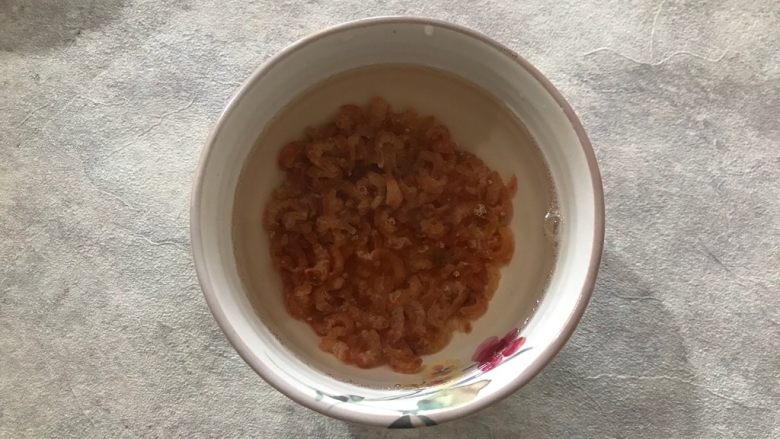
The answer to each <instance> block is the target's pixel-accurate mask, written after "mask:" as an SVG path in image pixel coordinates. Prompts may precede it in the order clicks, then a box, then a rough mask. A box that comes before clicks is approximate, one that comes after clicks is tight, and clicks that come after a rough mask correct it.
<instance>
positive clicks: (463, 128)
mask: <svg viewBox="0 0 780 439" xmlns="http://www.w3.org/2000/svg"><path fill="white" fill-rule="evenodd" d="M376 64H407V65H409V64H410V65H418V66H425V67H430V68H435V69H440V70H442V71H446V72H450V73H452V74H454V75H457V76H458V77H460V78H463V79H465V80H467V81H469V82H471V83H473V84H475V85H476V86H478V87H479V88H481V89H483V90H485V91H486V92H488V93H489V94H490V95H492V96H495V97H496V98H498V100H499V101H500V102H501V103H502V105H504V106H505V107H506V108H507V109H508V110H509V111H511V112H512V113H513V114H515V115H516V116H517V117H518V118H519V119H520V120H521V121H522V122H523V123H524V124H525V127H526V128H527V130H528V132H529V133H530V135H531V136H532V137H533V138H534V139H535V140H536V143H537V144H538V146H539V150H540V151H541V154H540V155H539V156H538V157H536V158H534V157H533V156H528V155H523V154H519V152H518V151H519V150H518V149H517V148H513V147H512V145H513V144H512V142H511V140H510V141H507V139H508V138H507V136H511V135H512V133H511V131H507V130H503V129H502V128H501V127H502V126H503V124H502V121H501V120H500V118H494V119H492V120H491V118H490V117H485V115H483V114H475V113H474V112H473V111H470V110H473V109H474V108H479V107H480V105H481V103H480V102H478V98H477V97H475V96H476V95H473V96H472V95H469V94H468V93H466V94H464V93H463V92H462V90H458V91H457V96H458V99H465V101H463V102H462V103H461V105H454V104H453V102H451V99H448V98H447V97H448V96H450V94H448V93H449V92H453V93H454V90H450V91H449V92H448V89H447V87H448V86H452V85H451V84H450V85H448V84H433V83H431V84H427V89H426V93H425V94H422V93H420V89H418V88H404V87H395V88H392V87H390V89H392V90H393V92H392V93H389V92H388V90H389V89H388V87H387V84H383V83H382V82H376V81H374V82H371V81H369V82H366V83H365V84H363V85H362V86H359V87H354V88H351V89H349V88H344V87H341V88H339V87H335V88H332V89H327V88H324V89H323V90H324V91H323V92H322V93H320V94H319V95H315V96H313V97H312V96H311V95H309V96H307V98H306V99H307V102H308V104H307V105H304V107H306V108H307V109H308V110H307V111H304V110H295V104H294V102H295V98H296V96H299V95H300V94H301V93H302V92H303V91H304V90H307V89H310V88H312V87H313V86H314V85H316V84H318V83H321V82H322V81H323V80H325V79H326V78H330V77H333V76H334V75H337V74H339V73H341V72H345V71H349V70H352V69H357V68H361V67H365V66H371V65H376ZM550 87H551V86H549V84H547V83H546V82H545V81H544V80H543V79H542V78H541V77H540V76H537V74H536V73H535V72H534V71H533V70H531V68H530V67H528V66H526V65H524V64H523V63H518V62H517V61H516V60H515V55H514V54H511V53H508V52H506V51H505V50H503V49H501V48H498V47H496V46H494V45H492V44H491V43H489V42H488V41H486V40H484V39H481V38H479V37H475V36H474V35H473V34H471V33H469V32H466V31H463V30H461V29H458V28H455V27H452V26H449V25H445V24H441V23H435V22H426V21H422V20H404V19H395V20H393V19H389V20H388V19H385V20H374V21H366V22H363V23H359V24H352V25H347V26H343V27H340V28H337V29H334V30H331V31H328V32H325V33H324V34H320V35H318V36H317V38H310V39H307V40H304V41H302V42H300V43H298V44H296V45H295V46H293V47H291V48H289V49H287V50H286V51H284V52H283V53H281V54H280V55H279V56H277V57H276V58H275V59H273V60H272V61H271V62H270V63H268V64H267V65H266V66H264V67H263V68H262V69H261V70H260V71H258V72H257V73H256V74H255V75H254V76H253V77H252V78H251V79H250V80H249V81H248V82H247V83H246V84H245V85H244V86H243V87H242V89H241V90H240V91H239V94H238V95H237V96H236V97H235V98H234V100H233V101H232V102H231V104H230V106H229V107H228V110H226V112H225V114H224V115H223V117H222V119H221V120H220V123H219V125H218V127H217V129H216V130H215V132H214V134H213V135H212V139H211V142H210V145H209V149H208V151H207V152H206V155H205V156H204V159H203V162H202V164H201V170H200V175H199V181H198V185H199V186H198V187H197V188H196V192H195V194H194V203H193V247H194V251H195V260H196V266H197V268H198V273H199V276H200V278H201V281H202V284H203V287H204V293H205V295H206V298H207V300H208V302H209V305H210V307H211V309H212V311H213V312H214V314H215V317H216V318H217V320H218V321H219V323H220V324H221V326H222V327H223V329H224V330H225V332H226V334H227V335H228V337H229V338H230V340H231V342H233V343H234V345H236V347H237V349H238V350H239V352H240V353H241V354H242V356H243V357H244V358H245V359H246V360H247V361H248V362H249V363H250V364H251V365H252V366H253V367H254V368H255V369H256V370H258V372H259V373H261V374H262V375H263V377H264V378H265V379H266V380H268V381H269V382H270V383H271V384H272V385H274V386H276V387H277V388H279V389H280V390H282V391H283V392H285V393H286V394H288V395H289V396H291V397H292V398H294V399H296V400H297V401H299V402H302V403H304V404H306V405H308V406H310V407H312V408H314V409H317V410H320V411H327V413H328V414H330V415H334V416H337V417H341V418H344V419H349V420H356V421H362V422H371V423H376V424H381V425H388V424H389V423H390V421H392V420H393V419H396V418H398V416H399V413H401V414H403V413H416V414H420V413H423V412H424V413H428V414H429V415H430V416H428V419H436V420H437V422H438V418H440V419H449V418H452V417H455V416H459V415H462V414H465V413H468V412H470V411H471V410H473V409H475V408H478V407H481V406H484V405H485V404H486V403H488V402H490V401H493V400H495V399H496V398H498V397H500V396H504V395H506V394H507V393H508V392H509V391H511V390H513V389H514V388H516V387H517V386H518V385H520V384H522V383H524V382H526V381H527V380H528V379H530V377H531V376H533V374H535V373H536V372H537V371H538V370H539V369H540V368H541V367H542V366H543V364H544V363H546V362H547V361H549V358H550V357H551V356H552V355H554V353H555V352H556V351H557V349H558V348H560V346H561V344H562V343H563V342H564V341H565V338H566V337H567V336H568V333H569V332H570V331H571V329H572V328H573V325H575V324H576V321H577V320H578V318H579V315H580V314H581V312H582V308H583V306H584V305H583V301H584V302H586V301H587V297H588V296H589V294H590V288H592V281H593V279H592V278H593V276H594V275H595V267H594V266H593V265H594V259H595V264H596V265H597V264H598V256H597V255H598V254H600V248H601V247H600V245H601V243H600V235H599V230H600V227H602V225H601V224H600V214H601V212H600V194H597V191H598V190H600V187H599V188H596V187H595V186H594V185H595V183H594V182H595V181H596V178H597V175H594V172H595V173H597V170H594V164H593V163H592V160H593V158H592V156H588V154H587V153H586V151H587V150H586V149H584V148H583V145H582V143H581V138H580V137H579V136H578V134H579V133H578V132H577V130H578V129H579V127H578V125H576V124H574V123H573V122H572V120H571V119H570V115H567V114H566V112H565V110H564V109H563V108H562V107H561V103H560V101H558V100H556V96H555V95H554V94H553V93H552V92H551V89H550ZM374 95H384V96H386V97H387V98H388V100H390V102H391V104H393V105H394V106H396V107H399V108H403V107H407V106H412V107H414V108H416V109H417V110H418V111H419V112H420V113H429V114H434V115H436V116H437V117H439V118H440V119H442V120H443V121H444V122H445V123H446V124H447V125H448V126H449V127H450V128H451V129H452V131H453V134H454V138H455V139H456V140H457V141H458V142H459V143H460V144H461V145H462V146H463V147H464V148H466V149H471V150H473V151H475V153H477V155H479V156H480V157H481V158H482V159H483V160H485V162H486V163H487V164H488V165H489V166H491V167H493V168H494V169H496V170H498V171H499V172H500V173H501V174H502V175H503V176H504V177H505V178H506V177H508V176H509V175H511V174H512V173H515V174H517V176H518V180H519V183H520V188H521V191H520V193H519V194H518V197H519V198H522V199H523V200H524V201H527V203H526V204H523V205H522V206H521V205H519V204H518V200H517V199H516V200H515V218H514V219H513V228H516V229H515V235H516V238H520V237H523V236H526V234H524V231H523V230H522V229H520V228H519V226H520V224H524V222H525V221H530V222H531V224H532V225H533V227H542V226H543V224H542V222H543V218H544V212H546V210H547V209H549V207H550V204H551V202H552V197H550V196H549V194H548V196H540V194H539V193H535V192H533V191H530V192H525V193H524V192H523V191H524V190H525V189H524V186H523V179H524V178H531V179H535V178H536V179H545V178H547V175H548V173H549V176H551V178H552V181H553V182H554V186H555V192H556V193H557V202H558V203H557V204H558V205H557V208H558V211H559V214H560V216H561V218H562V222H561V224H560V226H559V231H558V236H557V240H558V253H557V257H556V258H555V260H554V267H553V269H552V274H551V276H550V277H549V279H547V278H546V273H544V271H543V270H540V269H539V267H538V261H539V258H538V257H537V256H538V255H534V254H532V253H530V252H528V253H524V252H523V248H524V247H523V243H522V242H520V241H518V246H517V248H516V252H515V257H514V258H513V261H512V263H511V264H510V265H509V266H508V267H507V268H506V269H505V270H503V272H502V280H501V284H500V286H499V289H498V291H497V292H496V295H495V297H494V299H493V300H492V301H491V305H490V308H489V310H488V312H487V314H486V315H485V316H483V317H482V318H481V319H480V320H478V321H477V322H476V324H475V325H474V330H473V331H472V332H471V333H470V334H458V335H456V337H455V338H454V339H453V341H452V342H451V343H450V344H449V345H448V346H447V348H445V350H444V351H442V352H440V353H438V354H436V355H433V356H430V357H426V358H424V361H425V362H426V363H427V364H437V363H444V364H454V365H455V369H457V370H456V371H455V374H454V375H453V378H455V383H457V384H454V385H455V387H460V388H463V389H465V390H464V391H463V392H455V393H456V394H457V395H459V396H458V397H450V396H451V395H449V394H445V396H448V398H445V400H446V401H447V402H446V403H443V402H442V401H444V400H441V398H440V400H439V403H436V404H430V403H423V404H422V405H421V401H431V400H436V395H438V396H439V397H441V396H442V395H443V394H442V393H441V392H447V391H451V390H447V389H442V388H439V387H435V386H434V387H433V388H430V389H428V388H427V385H422V386H421V385H420V383H423V382H429V380H427V378H429V376H428V375H426V374H428V373H429V371H425V372H424V373H422V374H420V375H419V376H405V375H400V374H395V373H393V372H392V371H390V369H388V368H376V369H371V370H361V369H357V368H354V367H351V366H346V365H343V364H341V363H339V362H338V361H337V360H335V359H334V358H332V357H330V356H329V355H326V354H324V353H321V352H320V351H319V349H318V348H317V338H316V336H315V334H314V333H313V331H311V329H309V327H308V326H307V325H305V324H304V323H301V322H298V321H295V320H294V319H292V318H289V317H288V316H287V313H286V310H285V309H284V306H283V304H282V300H281V293H280V291H281V289H280V281H279V279H278V276H277V275H276V274H275V273H274V272H273V270H272V267H271V266H270V261H269V260H268V257H267V255H266V258H265V260H262V258H261V259H258V260H257V261H253V264H252V266H253V267H256V268H254V269H253V273H252V274H251V276H249V277H250V280H249V283H254V285H252V289H253V290H256V291H259V292H260V294H261V296H262V298H261V300H260V306H254V307H253V306H252V304H251V301H250V298H249V296H248V295H247V289H246V287H245V283H244V282H242V279H241V277H240V276H239V267H238V266H237V264H236V259H235V256H234V245H233V236H232V225H233V218H232V213H233V211H234V200H235V199H236V197H235V194H236V187H237V182H238V177H239V174H240V171H241V169H242V166H243V165H244V164H245V162H246V161H247V159H248V158H250V160H257V161H259V162H260V163H261V164H262V166H261V167H260V168H258V169H262V172H257V173H256V174H255V175H253V177H252V178H253V179H254V184H253V186H254V187H256V188H257V192H256V197H255V198H254V199H253V200H252V201H247V200H248V199H246V198H242V197H241V196H240V194H239V197H238V200H239V201H240V202H247V203H250V202H251V203H257V206H262V205H263V204H264V203H265V201H267V199H268V196H269V195H270V191H271V190H272V189H273V187H274V186H275V185H276V184H278V182H279V181H280V180H281V173H280V172H279V171H278V170H277V168H276V164H275V163H276V161H275V156H276V153H277V152H278V149H279V148H280V147H281V146H282V145H283V143H284V142H285V141H289V140H291V139H294V138H295V137H297V135H298V133H300V131H301V130H302V128H303V127H304V126H307V125H316V124H317V123H319V122H322V121H323V120H325V119H327V118H328V117H330V116H331V115H332V114H333V111H334V110H335V107H336V106H337V105H339V104H341V103H344V102H348V101H356V102H365V100H366V99H367V98H368V97H370V96H374ZM432 95H433V96H438V97H440V98H441V99H439V98H436V99H432V98H430V97H431V96H432ZM469 99H471V101H470V100H469ZM290 104H293V105H292V106H291V105H290ZM283 108H287V109H292V110H293V111H299V113H297V114H299V115H300V121H299V123H296V124H294V125H290V126H288V127H286V128H285V129H282V130H280V131H279V132H278V133H277V134H275V135H277V136H278V138H277V139H275V140H278V141H274V139H272V141H269V139H268V137H267V136H266V137H265V140H266V145H263V147H261V148H257V149H256V152H255V153H254V154H253V156H252V157H250V151H251V150H252V147H253V145H254V142H255V140H256V139H257V138H258V136H259V135H260V133H261V132H262V131H263V129H264V128H265V127H266V126H267V124H268V122H269V121H271V120H272V118H273V117H274V116H275V115H277V114H278V113H279V111H280V110H281V109H283ZM302 108H303V107H302ZM274 144H275V145H276V146H275V147H274V146H273V145H274ZM545 163H546V166H545ZM528 187H531V185H529V186H528ZM242 200H244V201H242ZM526 206H527V208H526ZM248 211H255V212H257V214H258V215H259V209H258V208H256V209H249V210H248ZM524 215H528V216H529V218H528V219H526V218H525V217H524ZM250 219H251V218H250ZM257 231H258V234H257V235H256V236H253V237H247V239H248V240H249V241H252V240H255V241H254V242H257V243H259V244H261V245H262V244H264V243H266V242H267V241H264V240H265V239H266V238H265V236H264V232H262V230H260V227H259V224H258V227H257ZM531 244H532V243H530V242H529V243H528V246H529V247H532V245H531ZM239 254H240V252H239ZM245 274H246V273H245ZM244 280H245V281H246V276H245V279H244ZM544 284H546V285H547V288H546V292H545V294H544V295H543V296H542V297H541V301H540V302H539V303H538V305H537V306H536V311H535V312H533V314H531V313H529V309H530V308H531V306H530V305H531V304H529V302H528V301H529V297H531V299H530V300H532V301H536V299H537V298H539V297H537V296H533V295H532V296H529V295H528V294H518V292H522V291H529V290H533V289H534V288H535V287H538V288H541V287H542V286H543V285H544ZM254 300H255V304H256V305H257V304H258V301H257V297H255V299H254ZM516 327H521V328H523V329H522V331H523V332H522V334H523V336H524V337H526V339H527V341H526V347H527V348H530V349H529V350H527V351H526V352H524V353H523V354H522V355H516V356H513V357H512V358H511V359H510V360H509V361H505V362H504V363H502V364H501V365H500V366H498V367H496V368H495V369H493V370H490V371H488V372H483V371H481V370H479V369H477V368H475V367H473V365H472V364H471V363H472V362H471V357H472V354H473V353H474V350H475V349H476V347H477V345H479V343H480V342H482V341H483V340H484V339H485V338H487V337H490V336H498V337H502V336H503V335H504V334H506V333H507V332H508V331H510V330H511V329H512V328H516ZM399 385H400V386H399ZM408 386H412V387H415V389H414V390H413V391H409V390H408ZM451 386H452V385H451ZM437 392H438V393H437ZM345 395H346V396H345ZM432 395H433V396H432Z"/></svg>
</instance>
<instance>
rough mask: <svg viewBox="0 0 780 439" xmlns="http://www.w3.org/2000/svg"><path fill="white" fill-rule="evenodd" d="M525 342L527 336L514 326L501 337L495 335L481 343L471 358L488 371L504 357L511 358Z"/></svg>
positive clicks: (483, 370)
mask: <svg viewBox="0 0 780 439" xmlns="http://www.w3.org/2000/svg"><path fill="white" fill-rule="evenodd" d="M524 344H525V337H522V336H520V330H519V329H517V328H514V329H512V330H511V331H509V332H507V334H506V335H505V336H504V337H503V338H501V339H499V338H498V337H495V336H493V337H490V338H488V339H487V340H485V341H483V342H482V343H480V345H479V346H478V347H477V350H476V351H474V355H472V357H471V360H472V361H474V363H476V364H477V365H478V366H477V367H478V368H479V370H481V371H482V372H487V371H489V370H492V369H494V368H495V367H496V366H498V365H499V364H501V363H502V362H503V361H504V359H506V358H511V357H512V355H513V354H515V353H516V352H518V351H519V350H520V348H521V347H523V345H524Z"/></svg>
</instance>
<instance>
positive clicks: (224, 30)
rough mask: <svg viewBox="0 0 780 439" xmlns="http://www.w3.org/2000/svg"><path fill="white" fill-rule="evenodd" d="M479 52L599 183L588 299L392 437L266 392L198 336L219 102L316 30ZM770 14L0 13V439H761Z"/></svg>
mask: <svg viewBox="0 0 780 439" xmlns="http://www.w3.org/2000/svg"><path fill="white" fill-rule="evenodd" d="M388 14H408V15H423V16H431V17H436V18H441V19H445V20H449V21H453V22H455V23H459V24H463V25H467V26H470V27H473V28H475V29H477V30H480V31H482V32H485V33H487V34H488V35H490V36H492V37H494V38H495V39H497V40H498V41H501V42H503V43H504V44H506V45H508V46H509V47H511V48H512V49H514V50H516V51H517V52H519V53H520V54H521V55H523V56H524V57H526V58H527V59H528V60H529V61H530V62H531V63H533V64H535V65H536V66H537V67H539V68H540V69H541V70H542V71H543V72H544V73H545V74H546V75H548V77H549V78H550V79H551V80H552V82H553V83H554V84H555V85H556V86H557V87H558V88H559V89H560V90H561V91H562V92H563V94H564V95H565V96H566V97H567V98H568V99H569V100H570V102H571V103H572V105H573V106H574V108H575V109H576V110H577V112H578V114H579V115H580V116H581V118H582V121H583V123H584V125H585V127H586V129H587V130H588V133H589V135H590V137H591V140H592V141H593V144H594V146H595V148H596V150H597V153H598V159H599V163H600V165H601V169H602V172H603V174H604V186H605V190H606V208H607V236H606V247H605V252H604V259H603V264H602V267H601V272H600V276H599V280H598V285H597V288H596V292H595V295H594V296H593V300H592V302H591V304H590V307H589V308H588V310H587V312H586V314H585V317H584V319H583V321H582V323H581V325H580V326H579V328H578V330H577V332H576V333H575V334H574V336H573V337H572V339H571V341H570V342H569V343H568V344H567V346H566V347H565V348H564V349H563V351H562V352H561V353H560V355H558V356H557V357H556V359H555V360H554V361H553V362H552V364H550V365H549V367H547V368H546V369H545V370H544V372H543V373H542V374H541V375H539V376H538V377H537V378H536V379H534V380H533V381H532V382H531V383H530V384H529V385H527V386H526V387H524V388H523V389H521V390H520V391H519V392H517V393H516V394H514V395H513V396H511V397H510V398H508V399H506V400H504V401H502V402H500V403H498V404H496V405H495V406H493V407H491V408H489V409H486V410H484V411H482V412H480V413H479V414H477V415H475V416H472V417H469V418H466V419H463V420H460V421H456V422H452V423H449V424H445V425H442V426H439V427H436V428H431V429H425V430H407V431H401V432H398V431H390V430H384V429H377V428H369V427H363V426H356V425H351V424H347V423H344V422H340V421H337V420H334V419H330V418H327V417H325V416H321V415H317V414H314V413H313V412H310V411H308V410H307V409H305V408H303V407H300V406H298V405H297V404H296V403H294V402H292V401H291V400H289V399H287V398H286V397H284V396H283V395H281V394H279V393H278V392H276V391H275V390H274V389H272V388H271V387H270V386H268V385H267V384H265V383H264V382H263V381H262V380H261V379H260V378H259V377H258V376H257V375H256V374H255V373H254V372H253V371H252V369H250V367H249V366H247V365H246V364H245V363H244V362H243V361H242V360H241V359H240V358H239V357H238V355H237V354H236V353H235V351H234V350H233V349H232V348H231V347H230V345H229V344H228V342H227V340H226V339H225V337H224V336H223V335H222V333H221V332H220V330H219V328H218V327H217V325H216V323H215V321H214V319H213V318H212V316H211V314H210V313H209V311H208V309H207V307H206V303H205V301H204V300H203V297H202V295H201V292H200V288H199V286H198V283H197V280H196V277H195V272H194V269H193V264H192V258H191V256H190V244H189V233H188V223H189V194H190V185H191V180H192V176H193V170H194V169H195V166H196V163H197V160H198V156H199V152H200V150H201V148H202V147H203V143H204V140H205V138H206V136H207V134H208V131H209V128H210V127H211V125H212V123H213V122H214V121H215V119H216V117H217V115H218V114H219V112H220V111H221V109H222V108H223V106H224V105H225V104H226V102H227V100H228V98H229V97H230V95H231V93H232V92H233V91H234V90H235V88H236V87H237V85H238V84H239V83H240V82H241V81H242V80H243V79H244V78H246V77H247V76H248V75H249V74H250V72H251V71H252V70H254V69H255V68H256V67H257V66H258V65H260V64H261V63H262V62H263V61H264V60H265V59H267V58H268V57H269V56H271V55H272V54H273V53H275V52H277V51H278V50H280V49H281V48H282V47H284V46H286V45H287V44H289V43H291V42H293V41H294V40H296V39H298V38H300V37H302V36H304V35H307V34H309V33H311V32H314V31H317V30H319V29H322V28H323V27H325V26H329V25H333V24H337V23H340V22H343V21H347V20H351V19H356V18H361V17H366V16H372V15H388ZM778 29H780V4H778V3H777V2H776V1H772V0H764V1H760V0H759V1H749V0H748V1H738V0H712V1H682V0H668V1H652V2H651V1H646V0H632V1H618V0H611V1H594V0H584V1H577V0H556V1H551V0H548V1H536V2H525V1H524V2H520V1H511V0H475V1H469V0H457V1H453V2H448V1H409V0H389V1H375V0H359V1H356V0H355V1H338V2H337V1H326V0H310V1H247V0H241V1H234V0H219V1H217V0H203V1H200V0H183V1H173V0H81V1H77V0H67V1H63V0H28V1H24V0H0V260H2V264H1V265H0V437H2V438H18V437H35V438H37V437H52V438H63V437H74V438H87V437H89V438H105V437H264V438H265V437H321V438H336V437H359V438H363V437H365V438H381V437H393V438H395V437H399V438H412V437H441V438H453V439H456V438H480V437H494V438H504V437H526V438H568V437H572V438H575V437H576V438H580V437H581V438H610V437H611V438H640V439H641V438H693V437H702V438H777V437H780V411H779V410H778V407H780V31H778Z"/></svg>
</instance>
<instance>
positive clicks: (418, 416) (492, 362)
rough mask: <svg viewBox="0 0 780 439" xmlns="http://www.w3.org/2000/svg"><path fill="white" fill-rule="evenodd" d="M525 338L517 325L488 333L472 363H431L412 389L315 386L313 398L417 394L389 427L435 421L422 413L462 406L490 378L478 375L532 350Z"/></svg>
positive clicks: (354, 400) (353, 400) (339, 400)
mask: <svg viewBox="0 0 780 439" xmlns="http://www.w3.org/2000/svg"><path fill="white" fill-rule="evenodd" d="M525 342H526V338H525V337H523V336H521V335H520V330H519V329H518V328H513V329H512V330H510V331H509V332H508V333H506V334H505V335H504V336H503V337H502V338H498V337H497V336H493V337H489V338H487V339H486V340H484V341H483V342H482V343H480V344H479V346H477V349H476V350H475V351H474V354H473V355H472V358H471V359H472V361H473V363H471V364H469V365H468V366H466V367H461V366H460V365H459V364H460V362H459V361H457V360H447V361H443V362H440V363H436V364H433V365H429V366H427V367H426V368H425V370H424V372H423V374H424V379H423V381H422V383H420V384H419V385H417V386H415V387H414V389H415V390H410V391H409V392H403V393H400V394H397V395H393V396H388V397H382V398H376V397H365V396H361V395H332V394H329V393H326V392H324V391H321V390H318V389H314V388H312V390H314V392H315V397H314V399H315V400H317V401H321V400H323V399H330V400H332V401H333V404H343V403H345V404H360V403H362V402H376V401H393V400H399V399H408V398H418V399H417V403H416V404H417V408H416V409H413V410H398V413H399V415H400V416H399V417H398V418H397V419H396V420H395V421H394V422H392V423H391V424H390V425H389V426H388V428H413V427H419V426H431V425H436V424H437V423H436V421H435V420H433V419H432V418H431V417H429V416H426V415H425V414H423V413H428V412H430V411H434V410H440V409H446V408H450V407H455V406H459V405H462V404H465V403H467V402H469V401H471V400H473V399H474V398H476V397H477V396H478V395H479V392H480V391H481V390H482V389H484V388H485V387H486V386H487V385H488V384H490V381H491V380H490V379H486V378H482V379H480V380H478V381H477V378H481V377H483V376H484V375H485V374H486V373H488V372H490V371H491V370H493V369H495V368H496V367H498V366H499V365H501V364H503V363H504V362H506V361H507V360H509V359H510V358H514V357H516V356H518V355H519V354H521V353H523V352H526V351H528V350H530V349H531V348H530V347H525V348H523V346H524V345H525ZM458 378H460V379H458Z"/></svg>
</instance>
